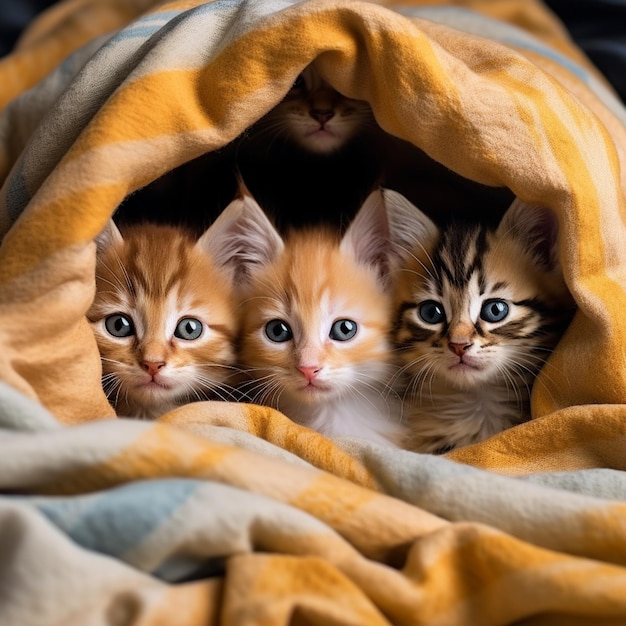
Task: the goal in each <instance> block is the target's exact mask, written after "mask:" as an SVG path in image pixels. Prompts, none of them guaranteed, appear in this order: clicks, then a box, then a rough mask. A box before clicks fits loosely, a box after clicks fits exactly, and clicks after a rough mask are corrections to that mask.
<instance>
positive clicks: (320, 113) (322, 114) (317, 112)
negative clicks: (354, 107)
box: [311, 109, 335, 124]
mask: <svg viewBox="0 0 626 626" xmlns="http://www.w3.org/2000/svg"><path fill="white" fill-rule="evenodd" d="M311 117H313V118H314V119H316V120H317V121H318V122H319V123H320V124H326V122H327V121H328V120H329V119H331V118H333V117H335V112H334V111H333V110H332V109H311Z"/></svg>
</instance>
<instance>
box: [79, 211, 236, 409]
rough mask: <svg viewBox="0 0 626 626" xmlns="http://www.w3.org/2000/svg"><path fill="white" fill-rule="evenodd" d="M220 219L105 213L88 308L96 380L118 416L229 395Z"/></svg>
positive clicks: (231, 316) (228, 297) (231, 335)
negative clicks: (194, 232)
mask: <svg viewBox="0 0 626 626" xmlns="http://www.w3.org/2000/svg"><path fill="white" fill-rule="evenodd" d="M224 226H225V224H224V219H218V220H217V221H216V222H215V223H214V224H213V226H211V227H210V228H209V229H208V230H207V231H206V232H205V233H204V235H202V237H200V238H199V239H197V240H196V239H195V238H193V237H192V236H191V235H190V234H188V232H187V231H186V230H185V229H182V228H176V227H171V226H165V225H157V224H149V223H145V224H137V225H133V226H128V227H126V228H124V229H123V230H122V231H121V232H120V230H119V229H118V228H117V226H116V225H115V223H114V222H113V221H112V220H111V221H110V222H109V224H108V226H107V227H106V228H105V230H104V231H103V232H102V233H101V234H100V236H99V237H98V238H97V265H96V294H95V299H94V301H93V304H92V305H91V308H90V309H89V311H88V314H87V317H88V319H89V321H90V323H91V326H92V328H93V331H94V333H95V336H96V340H97V343H98V348H99V350H100V354H101V359H102V367H103V377H102V382H103V387H104V390H105V392H106V394H107V396H108V398H109V401H110V402H111V404H112V405H113V407H114V408H115V410H116V413H117V414H118V415H120V416H127V417H142V418H156V417H159V416H160V415H162V414H163V413H165V412H167V411H168V410H170V409H173V408H175V407H177V406H180V405H182V404H186V403H188V402H193V401H195V400H206V399H222V400H230V399H234V397H235V396H234V395H233V387H232V385H231V384H230V382H231V378H232V375H233V372H234V367H233V366H234V363H235V348H234V342H235V332H236V322H235V301H234V296H233V288H232V274H231V272H230V270H229V269H227V268H226V267H225V266H224V265H223V264H221V263H217V262H216V260H215V255H214V253H213V248H214V247H215V246H216V242H217V241H219V240H220V239H221V235H222V231H223V230H224Z"/></svg>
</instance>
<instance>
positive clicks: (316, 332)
mask: <svg viewBox="0 0 626 626" xmlns="http://www.w3.org/2000/svg"><path fill="white" fill-rule="evenodd" d="M242 312H243V325H242V338H241V357H242V362H243V363H245V364H246V366H247V367H249V368H252V370H253V372H254V375H255V377H256V378H257V379H258V380H261V381H263V383H262V384H263V392H262V394H261V397H262V399H263V400H265V401H267V400H270V403H272V401H273V400H280V401H281V402H285V401H296V402H300V403H305V404H311V403H322V402H326V401H328V399H329V398H333V397H337V396H340V395H342V394H350V393H352V389H353V388H354V387H355V386H358V385H360V384H373V383H375V382H376V381H377V380H379V377H381V376H383V377H384V376H385V373H386V371H387V369H388V365H387V360H388V354H389V346H388V343H387V336H386V331H387V329H388V324H389V319H390V300H389V297H388V295H387V294H386V293H385V292H384V290H383V289H382V288H381V286H380V284H379V282H378V281H377V277H376V273H375V272H372V271H371V270H368V269H366V268H363V267H360V266H359V265H358V264H357V263H356V262H355V261H354V260H353V259H352V258H350V257H349V256H347V255H345V254H343V253H342V252H341V251H340V250H339V246H338V244H337V243H336V242H333V240H332V236H331V235H330V234H328V235H322V234H319V233H312V232H311V233H302V234H299V235H294V236H292V237H291V238H290V239H289V240H288V241H287V242H286V245H285V250H284V251H283V253H282V254H281V255H280V256H279V257H278V258H276V259H275V261H274V262H272V263H271V264H270V265H268V266H267V267H265V268H263V270H261V271H259V272H258V274H257V275H256V276H255V277H254V279H253V284H252V286H251V288H250V291H249V292H248V296H247V300H246V301H245V302H244V305H243V311H242ZM255 389H256V386H252V389H251V391H252V395H255V394H254V390H255Z"/></svg>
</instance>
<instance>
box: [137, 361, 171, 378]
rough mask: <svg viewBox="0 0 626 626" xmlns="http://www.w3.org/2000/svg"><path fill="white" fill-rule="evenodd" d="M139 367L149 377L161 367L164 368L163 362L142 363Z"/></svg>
mask: <svg viewBox="0 0 626 626" xmlns="http://www.w3.org/2000/svg"><path fill="white" fill-rule="evenodd" d="M141 367H143V369H145V370H146V372H148V374H150V376H154V375H155V374H156V373H157V372H158V371H159V370H160V369H161V368H162V367H165V361H159V362H155V361H142V362H141Z"/></svg>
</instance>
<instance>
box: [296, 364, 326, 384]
mask: <svg viewBox="0 0 626 626" xmlns="http://www.w3.org/2000/svg"><path fill="white" fill-rule="evenodd" d="M320 369H322V368H321V367H318V366H317V365H301V366H299V367H298V370H299V371H300V372H302V373H303V374H304V377H305V378H306V379H307V380H309V381H311V380H313V379H314V378H315V377H316V376H317V373H318V372H319V371H320Z"/></svg>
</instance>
